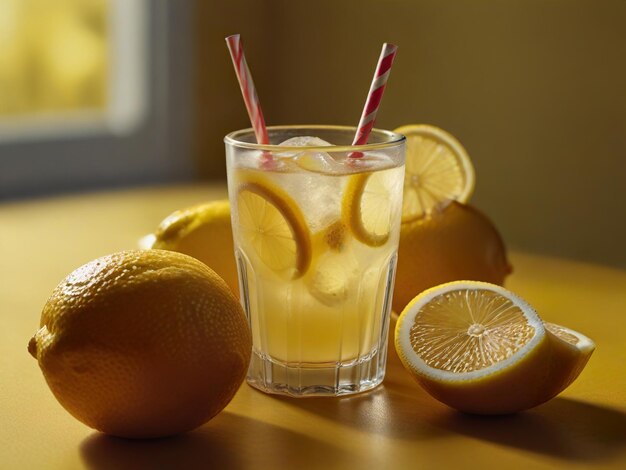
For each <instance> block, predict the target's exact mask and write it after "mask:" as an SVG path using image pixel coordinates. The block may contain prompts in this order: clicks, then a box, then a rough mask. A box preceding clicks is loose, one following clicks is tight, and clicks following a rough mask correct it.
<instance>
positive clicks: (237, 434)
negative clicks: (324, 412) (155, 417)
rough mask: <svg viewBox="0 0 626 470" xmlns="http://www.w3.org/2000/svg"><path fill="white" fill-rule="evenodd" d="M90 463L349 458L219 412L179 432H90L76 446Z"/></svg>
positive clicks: (120, 466) (186, 464) (210, 464)
mask: <svg viewBox="0 0 626 470" xmlns="http://www.w3.org/2000/svg"><path fill="white" fill-rule="evenodd" d="M80 452H81V456H82V459H83V462H84V463H85V466H86V467H87V468H90V469H94V470H100V469H111V468H114V469H116V470H126V469H137V468H159V469H175V468H176V469H178V468H184V469H193V468H228V469H231V468H232V469H238V468H252V467H253V466H256V465H258V464H259V463H260V462H263V465H264V467H267V468H287V467H288V466H289V465H290V463H291V464H293V462H307V463H310V464H311V465H313V466H316V465H319V466H322V465H323V464H324V462H329V461H331V462H342V460H343V461H344V462H345V463H346V464H348V463H349V461H350V459H351V457H350V456H349V455H345V454H343V453H341V452H339V450H338V449H337V448H335V447H333V446H332V445H330V444H327V443H324V442H322V441H319V440H316V439H312V438H310V437H307V436H304V435H302V434H299V433H294V432H292V431H288V430H285V429H282V428H280V427H277V426H274V425H271V424H267V423H264V422H261V421H258V420H254V419H251V418H246V417H242V416H238V415H233V414H231V413H228V412H222V413H221V414H220V415H218V416H217V417H216V418H214V419H213V420H212V421H211V422H209V423H208V424H206V425H204V426H203V427H201V428H199V429H197V430H195V431H193V432H190V433H187V434H183V435H180V436H174V437H169V438H162V439H146V440H140V439H138V440H132V439H122V438H117V437H112V436H107V435H106V434H101V433H95V434H92V435H90V436H89V437H87V438H86V439H85V440H84V441H83V442H82V444H81V446H80Z"/></svg>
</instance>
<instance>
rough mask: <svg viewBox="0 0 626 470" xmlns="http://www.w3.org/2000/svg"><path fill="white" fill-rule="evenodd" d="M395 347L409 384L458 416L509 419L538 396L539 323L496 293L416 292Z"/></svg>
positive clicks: (542, 348) (545, 344)
mask: <svg viewBox="0 0 626 470" xmlns="http://www.w3.org/2000/svg"><path fill="white" fill-rule="evenodd" d="M395 342H396V343H395V344H396V350H397V352H398V355H399V356H400V359H401V361H402V363H403V364H404V366H405V367H406V368H407V369H408V370H409V371H410V372H411V373H412V374H413V375H414V377H415V378H416V379H417V381H418V382H419V383H420V384H421V385H422V386H423V387H424V388H425V389H426V390H427V391H428V392H429V393H430V394H431V395H432V396H434V397H435V398H437V399H438V400H439V401H441V402H443V403H445V404H447V405H449V406H451V407H453V408H456V409H458V410H461V411H465V412H469V413H480V414H502V413H512V412H516V411H519V410H523V409H526V408H529V407H532V406H535V405H537V404H538V401H539V400H540V399H541V398H542V397H543V396H544V392H543V391H544V384H543V382H544V381H545V380H547V378H548V377H547V376H548V374H549V372H550V371H549V369H550V367H549V364H550V351H551V349H550V343H549V341H548V337H547V335H546V332H545V328H544V325H543V322H542V321H541V319H540V318H539V317H538V316H537V314H536V313H535V311H534V310H533V309H532V307H531V306H530V305H528V304H527V303H526V302H525V301H524V300H522V299H521V298H519V297H518V296H516V295H515V294H513V293H512V292H509V291H507V290H506V289H504V288H502V287H500V286H496V285H494V284H488V283H483V282H476V281H455V282H451V283H448V284H442V285H440V286H437V287H434V288H432V289H428V290H426V291H424V292H423V293H421V294H420V295H418V296H417V297H416V298H415V299H413V301H412V302H411V303H409V305H408V306H407V307H406V308H405V309H404V311H403V312H402V314H401V315H400V318H399V319H398V323H397V326H396V338H395Z"/></svg>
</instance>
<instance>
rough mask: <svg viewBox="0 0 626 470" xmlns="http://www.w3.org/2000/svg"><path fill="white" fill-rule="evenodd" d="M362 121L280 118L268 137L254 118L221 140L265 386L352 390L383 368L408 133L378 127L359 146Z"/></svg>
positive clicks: (256, 367) (289, 390) (255, 374)
mask: <svg viewBox="0 0 626 470" xmlns="http://www.w3.org/2000/svg"><path fill="white" fill-rule="evenodd" d="M355 132H356V128H354V127H347V126H276V127H268V134H269V138H270V144H268V145H261V144H257V143H256V139H255V135H254V132H253V131H252V129H246V130H240V131H236V132H233V133H231V134H229V135H227V136H226V137H225V139H224V140H225V143H226V161H227V173H228V191H229V198H230V203H231V216H232V226H233V237H234V245H235V257H236V260H237V267H238V272H239V285H240V292H241V302H242V305H243V307H244V310H245V312H246V315H247V317H248V321H249V323H250V328H251V330H252V338H253V352H252V360H251V363H250V368H249V371H248V376H247V380H248V383H249V384H250V385H251V386H253V387H255V388H257V389H259V390H262V391H264V392H268V393H277V394H286V395H291V396H320V395H330V396H337V395H346V394H352V393H358V392H363V391H365V390H369V389H372V388H374V387H376V386H377V385H378V384H380V383H381V382H382V380H383V378H384V375H385V361H386V355H387V336H388V329H389V315H390V309H391V296H392V291H393V283H394V275H395V267H396V257H397V249H398V239H399V232H400V218H401V212H402V186H403V179H404V158H405V138H404V136H402V135H399V134H395V133H393V132H389V131H384V130H377V129H374V130H372V133H371V135H370V138H369V143H368V144H366V145H360V146H352V145H351V142H352V139H353V137H354V134H355ZM285 141H286V142H285ZM282 142H285V143H284V144H283V145H279V144H281V143H282Z"/></svg>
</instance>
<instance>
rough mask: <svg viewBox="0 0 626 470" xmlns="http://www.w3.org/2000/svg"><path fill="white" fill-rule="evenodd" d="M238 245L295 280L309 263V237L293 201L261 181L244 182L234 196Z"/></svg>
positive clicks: (254, 179) (266, 182)
mask: <svg viewBox="0 0 626 470" xmlns="http://www.w3.org/2000/svg"><path fill="white" fill-rule="evenodd" d="M237 217H238V227H239V231H240V237H241V240H242V244H243V245H244V246H245V247H246V248H248V249H250V250H252V251H253V252H254V253H256V255H257V256H258V257H259V258H260V259H261V261H263V263H265V264H266V265H267V266H268V267H269V268H271V269H272V270H273V271H275V272H277V273H279V274H282V275H285V276H287V277H290V278H293V279H296V278H299V277H300V276H302V275H303V274H304V273H305V272H306V271H307V269H308V267H309V265H310V264H311V235H310V232H309V229H308V227H307V224H306V221H305V219H304V216H303V215H302V213H301V211H300V209H299V208H298V205H297V204H296V202H295V201H294V200H293V199H292V198H291V197H290V196H289V195H288V194H287V193H286V192H285V191H284V190H282V189H281V188H279V187H277V186H275V185H273V184H271V183H270V182H268V181H265V180H263V179H261V178H254V177H249V178H247V179H244V180H243V181H242V182H241V184H240V185H239V188H238V193H237Z"/></svg>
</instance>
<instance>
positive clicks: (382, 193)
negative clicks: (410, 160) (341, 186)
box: [341, 169, 400, 247]
mask: <svg viewBox="0 0 626 470" xmlns="http://www.w3.org/2000/svg"><path fill="white" fill-rule="evenodd" d="M394 170H395V169H392V170H386V171H375V172H368V173H358V174H355V175H352V176H351V177H350V178H349V179H348V183H347V185H346V189H345V192H344V196H343V202H342V208H341V212H342V218H343V220H344V223H345V224H346V225H347V226H348V227H350V230H351V231H352V234H353V235H354V238H356V239H357V240H359V241H360V242H362V243H364V244H366V245H368V246H373V247H376V246H381V245H384V244H385V243H387V240H389V235H390V233H391V227H392V223H393V217H394V214H393V210H392V207H393V203H392V202H393V200H394V198H395V197H396V192H399V191H400V188H399V187H397V184H396V181H397V178H396V177H395V176H396V175H395V173H394Z"/></svg>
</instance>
